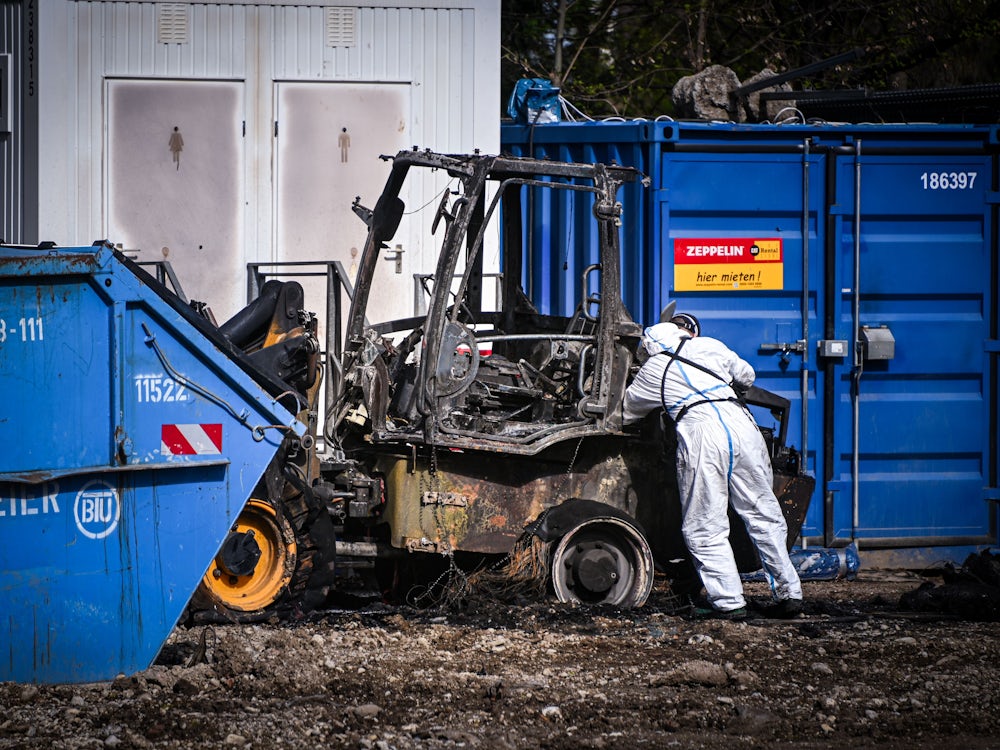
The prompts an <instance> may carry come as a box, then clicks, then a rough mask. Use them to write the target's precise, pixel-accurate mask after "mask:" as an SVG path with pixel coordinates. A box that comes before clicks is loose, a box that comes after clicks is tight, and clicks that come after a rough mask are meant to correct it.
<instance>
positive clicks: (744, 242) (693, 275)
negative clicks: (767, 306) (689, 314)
mask: <svg viewBox="0 0 1000 750" xmlns="http://www.w3.org/2000/svg"><path fill="white" fill-rule="evenodd" d="M784 286H785V264H784V251H783V248H782V245H781V239H780V238H778V239H773V238H772V239H711V238H708V239H706V238H699V239H675V240H674V289H675V290H677V291H679V292H710V291H724V290H732V289H784Z"/></svg>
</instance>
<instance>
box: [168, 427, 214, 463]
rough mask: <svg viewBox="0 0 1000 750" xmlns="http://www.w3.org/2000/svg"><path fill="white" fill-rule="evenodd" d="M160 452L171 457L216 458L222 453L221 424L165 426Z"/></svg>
mask: <svg viewBox="0 0 1000 750" xmlns="http://www.w3.org/2000/svg"><path fill="white" fill-rule="evenodd" d="M160 452H161V453H163V454H164V455H173V456H206V455H208V456H217V455H220V454H221V453H222V425H221V424H165V425H162V426H161V430H160Z"/></svg>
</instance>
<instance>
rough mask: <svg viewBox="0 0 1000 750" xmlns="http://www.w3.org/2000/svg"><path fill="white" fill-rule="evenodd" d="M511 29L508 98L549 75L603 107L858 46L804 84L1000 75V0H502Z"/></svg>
mask: <svg viewBox="0 0 1000 750" xmlns="http://www.w3.org/2000/svg"><path fill="white" fill-rule="evenodd" d="M501 37H502V39H501V44H502V49H503V60H502V80H503V87H504V99H505V100H506V96H507V95H509V93H510V91H511V90H512V89H513V86H514V83H515V82H516V81H517V79H518V78H521V77H525V76H530V77H542V78H550V79H551V80H552V81H553V82H554V83H555V84H556V85H558V86H560V87H561V88H562V92H563V95H564V96H565V97H566V98H567V99H568V100H569V101H570V102H571V103H572V104H574V105H575V106H577V107H579V108H580V109H581V110H583V111H584V112H585V113H587V114H588V115H590V116H592V117H604V116H609V115H619V116H626V117H638V116H643V117H652V116H656V115H659V114H672V111H673V105H672V103H671V100H670V94H671V90H672V89H673V86H674V84H675V83H676V82H677V80H678V79H680V78H681V77H683V76H685V75H690V74H692V73H694V72H697V71H699V70H702V69H703V68H705V67H707V66H709V65H713V64H719V65H724V66H726V67H729V68H732V69H733V71H734V72H735V73H736V74H737V76H738V77H739V78H740V80H741V81H746V80H747V79H749V78H750V77H751V76H753V75H755V74H757V73H758V72H760V71H761V70H763V69H765V68H767V69H770V70H772V71H774V72H776V73H782V72H787V71H792V70H797V69H799V68H802V67H804V66H807V65H813V64H816V63H820V62H822V61H826V60H829V59H830V58H833V57H836V56H839V55H842V54H843V53H846V52H849V51H851V50H853V49H860V50H862V51H863V54H861V55H860V56H859V57H857V58H856V59H854V60H852V61H849V62H843V63H841V64H838V65H829V66H825V67H822V69H820V70H818V71H816V72H814V73H812V74H811V75H809V76H807V77H800V78H797V79H796V80H795V81H793V86H794V87H795V88H798V89H817V90H837V89H860V88H864V89H868V90H871V91H884V90H891V89H916V88H935V87H945V86H959V85H967V84H973V83H995V82H998V81H1000V41H998V40H1000V0H690V1H689V2H678V1H674V2H671V1H669V0H647V1H645V2H641V1H640V2H633V1H630V0H544V1H543V2H540V3H539V2H538V1H537V0H502V28H501ZM505 103H506V101H504V104H505Z"/></svg>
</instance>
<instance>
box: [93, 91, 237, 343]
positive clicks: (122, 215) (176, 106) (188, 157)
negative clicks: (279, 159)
mask: <svg viewBox="0 0 1000 750" xmlns="http://www.w3.org/2000/svg"><path fill="white" fill-rule="evenodd" d="M106 102H107V105H106V106H107V117H106V122H107V130H106V133H107V147H106V153H107V159H108V168H107V171H106V175H107V176H106V179H107V189H106V196H107V210H106V213H105V216H106V217H107V233H106V236H107V238H108V239H109V240H110V241H111V242H112V243H114V244H116V245H117V244H121V245H122V247H123V248H124V249H127V250H138V251H139V253H138V260H139V261H155V260H168V261H170V263H171V265H172V266H173V269H174V272H175V273H176V275H177V277H178V280H179V281H180V283H181V286H182V288H183V291H184V293H185V294H186V295H187V297H188V298H190V299H195V300H199V301H202V302H206V303H208V305H209V306H210V307H211V308H212V311H213V312H214V314H215V316H216V318H217V319H218V321H219V322H220V323H221V322H223V321H224V320H226V319H228V318H229V317H230V316H231V315H233V314H234V313H235V312H236V311H237V310H239V309H240V308H241V307H242V306H243V304H245V298H246V291H245V290H246V270H245V266H244V263H245V259H244V258H245V256H244V251H243V195H244V188H243V160H244V146H243V142H244V138H243V121H244V116H243V84H242V83H239V82H231V81H158V80H148V79H146V80H135V79H129V80H111V81H108V83H107V97H106Z"/></svg>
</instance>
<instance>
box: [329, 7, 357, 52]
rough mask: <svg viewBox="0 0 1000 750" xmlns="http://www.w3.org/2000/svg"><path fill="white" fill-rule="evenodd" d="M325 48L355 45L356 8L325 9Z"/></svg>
mask: <svg viewBox="0 0 1000 750" xmlns="http://www.w3.org/2000/svg"><path fill="white" fill-rule="evenodd" d="M325 10H326V46H327V47H353V46H354V45H355V44H356V38H355V37H356V34H355V27H356V26H357V20H358V19H357V8H326V9H325Z"/></svg>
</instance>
